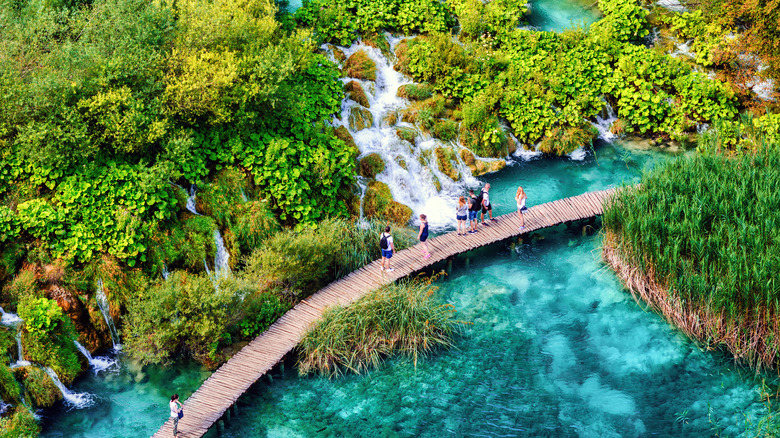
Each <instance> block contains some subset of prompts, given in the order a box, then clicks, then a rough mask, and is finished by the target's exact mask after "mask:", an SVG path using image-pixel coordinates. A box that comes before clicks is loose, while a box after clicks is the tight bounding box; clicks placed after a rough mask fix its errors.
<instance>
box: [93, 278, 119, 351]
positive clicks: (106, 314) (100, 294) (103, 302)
mask: <svg viewBox="0 0 780 438" xmlns="http://www.w3.org/2000/svg"><path fill="white" fill-rule="evenodd" d="M95 301H97V305H98V307H99V308H100V313H102V314H103V319H105V320H106V325H107V326H108V330H109V332H110V333H111V342H112V343H113V344H114V351H119V350H121V349H122V344H120V343H119V332H117V330H116V326H115V325H114V320H113V318H111V312H110V308H109V306H108V298H106V293H105V292H104V291H103V280H101V279H98V285H97V292H96V293H95Z"/></svg>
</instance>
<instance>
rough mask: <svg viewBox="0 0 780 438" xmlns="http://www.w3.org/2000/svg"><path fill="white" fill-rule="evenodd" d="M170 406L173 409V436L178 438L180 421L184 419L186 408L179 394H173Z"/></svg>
mask: <svg viewBox="0 0 780 438" xmlns="http://www.w3.org/2000/svg"><path fill="white" fill-rule="evenodd" d="M168 405H169V407H170V408H171V418H173V436H177V435H179V419H180V418H182V417H184V406H182V404H181V402H180V401H179V394H173V395H172V396H171V402H170V403H168Z"/></svg>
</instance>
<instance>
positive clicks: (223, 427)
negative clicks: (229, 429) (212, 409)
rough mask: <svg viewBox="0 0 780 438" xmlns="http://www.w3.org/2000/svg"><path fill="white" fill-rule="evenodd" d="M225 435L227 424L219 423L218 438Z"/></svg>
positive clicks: (220, 421)
mask: <svg viewBox="0 0 780 438" xmlns="http://www.w3.org/2000/svg"><path fill="white" fill-rule="evenodd" d="M224 434H225V422H224V421H222V420H219V421H217V436H222V435H224Z"/></svg>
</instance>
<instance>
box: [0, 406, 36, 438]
mask: <svg viewBox="0 0 780 438" xmlns="http://www.w3.org/2000/svg"><path fill="white" fill-rule="evenodd" d="M40 433H41V426H39V425H38V422H37V421H36V420H35V416H33V414H32V412H30V411H29V410H28V409H27V408H26V407H24V406H21V405H20V406H17V407H16V408H15V409H14V411H13V413H12V414H11V415H9V416H7V417H4V418H0V438H37V437H38V434H40Z"/></svg>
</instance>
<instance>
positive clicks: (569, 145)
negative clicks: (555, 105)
mask: <svg viewBox="0 0 780 438" xmlns="http://www.w3.org/2000/svg"><path fill="white" fill-rule="evenodd" d="M596 134H598V131H597V130H596V129H595V128H593V127H592V126H590V125H587V124H583V125H582V126H575V127H568V128H554V129H553V130H552V132H551V133H550V134H549V135H548V136H546V137H545V138H544V140H542V141H541V142H539V148H538V150H540V151H542V152H544V153H545V154H552V155H566V154H570V153H572V152H574V150H575V149H577V148H581V147H586V146H587V147H589V146H591V143H592V142H593V138H594V137H595V136H596Z"/></svg>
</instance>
